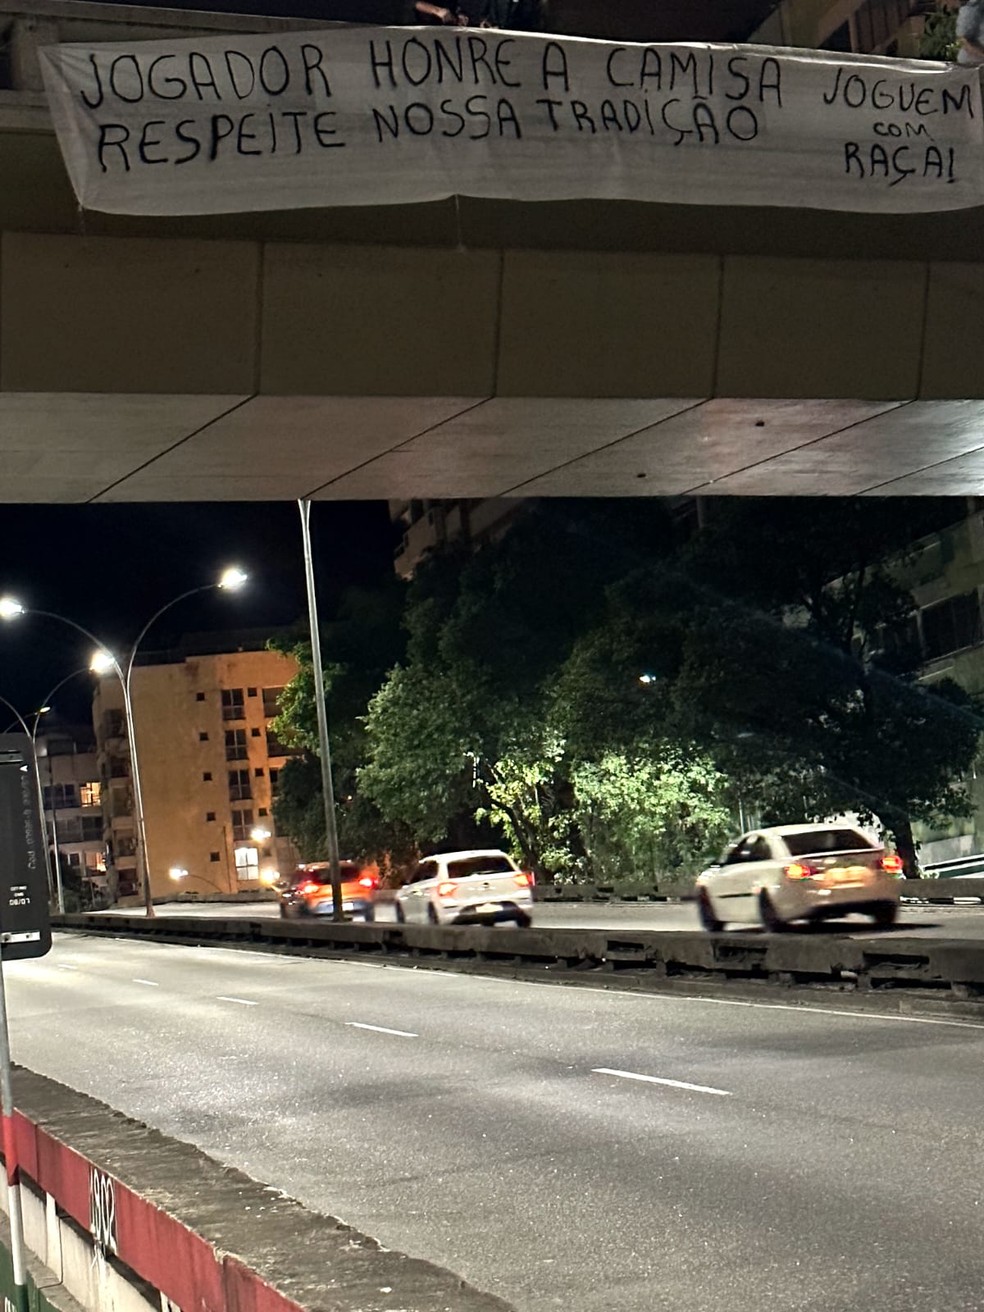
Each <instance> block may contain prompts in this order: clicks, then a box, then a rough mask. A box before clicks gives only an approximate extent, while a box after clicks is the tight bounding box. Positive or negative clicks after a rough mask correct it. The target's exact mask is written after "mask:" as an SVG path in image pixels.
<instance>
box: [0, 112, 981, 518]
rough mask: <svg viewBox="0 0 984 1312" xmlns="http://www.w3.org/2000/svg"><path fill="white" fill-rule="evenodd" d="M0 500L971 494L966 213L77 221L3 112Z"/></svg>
mask: <svg viewBox="0 0 984 1312" xmlns="http://www.w3.org/2000/svg"><path fill="white" fill-rule="evenodd" d="M0 177H2V178H3V179H4V185H3V187H2V188H0V461H2V465H0V499H2V500H3V501H7V502H15V501H23V502H75V503H80V502H134V501H169V500H173V501H196V500H200V501H215V500H273V499H288V498H295V497H301V496H310V497H314V498H328V499H345V498H353V499H354V498H358V499H372V498H399V499H402V498H408V497H418V496H424V497H430V498H443V497H449V498H450V497H496V496H512V497H517V496H527V495H537V496H638V495H670V494H682V493H695V494H700V495H712V494H735V495H739V494H740V495H745V494H758V495H761V494H767V495H771V494H774V495H779V494H783V495H856V494H879V495H883V494H890V495H893V494H927V495H928V494H932V495H949V494H954V495H957V494H960V495H963V494H979V493H981V492H982V491H984V378H982V368H981V353H980V349H979V333H978V326H979V322H980V306H981V303H982V298H984V260H982V259H981V252H982V251H984V213H982V212H981V211H979V210H964V211H958V212H954V213H943V214H932V215H918V216H892V215H889V216H885V215H860V214H844V213H822V212H817V211H804V210H794V209H781V208H777V209H748V208H744V209H742V208H723V207H722V208H717V209H712V208H705V207H689V206H687V207H684V206H663V205H645V204H635V203H627V202H601V201H595V202H570V203H548V204H521V203H513V202H493V201H477V200H467V199H461V200H458V201H448V202H445V203H438V204H427V205H417V206H388V207H380V208H375V209H371V210H368V209H334V210H307V211H301V212H293V213H266V214H261V215H248V214H246V215H232V216H226V217H222V218H214V217H205V218H182V219H160V218H158V219H149V218H145V219H134V218H119V217H111V216H107V215H99V214H93V213H82V212H80V211H79V210H78V208H77V207H76V204H75V200H74V197H73V195H72V191H71V188H70V186H69V183H68V180H67V177H66V174H65V172H64V168H63V165H62V162H61V158H60V155H59V153H58V148H57V145H56V141H55V138H54V135H53V132H52V130H51V127H50V123H49V121H48V116H47V111H46V108H45V105H44V102H43V97H42V96H41V94H40V92H35V93H31V92H15V93H3V95H0Z"/></svg>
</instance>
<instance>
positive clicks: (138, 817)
mask: <svg viewBox="0 0 984 1312" xmlns="http://www.w3.org/2000/svg"><path fill="white" fill-rule="evenodd" d="M247 579H248V576H247V574H246V572H245V571H244V570H242V569H240V568H239V567H238V566H229V568H227V569H225V570H223V572H222V574H221V575H220V576H219V577H218V578H217V579H216V580H215V582H214V583H203V584H201V585H200V586H199V587H197V588H189V589H188V590H187V592H181V593H179V594H178V596H176V597H172V598H171V600H170V601H168V602H166V603H165V604H164V605H163V606H161V608H160V609H159V610H157V611H155V612H154V614H153V615H151V617H150V619H149V620H148V621H147V623H146V624H145V625H144V626H143V628H142V629H141V630H140V632H139V633H138V634H137V637H136V639H135V641H134V643H133V645H132V647H131V648H130V650H129V653H128V654H127V657H126V664H125V665H121V664H120V662H119V661H118V660H117V659H116V657H115V656H114V655H113V654H112V652H111V651H110V650H109V648H108V647H107V646H106V645H105V643H102V642H100V640H99V639H98V638H97V637H96V636H95V635H94V634H92V633H90V632H89V630H88V629H86V628H83V627H82V625H81V624H77V623H76V622H75V620H70V619H68V618H67V617H66V616H65V615H58V614H56V613H55V612H54V611H50V610H35V609H34V608H33V607H30V608H28V607H26V606H24V605H23V604H22V603H21V602H20V601H18V600H17V598H16V597H11V596H9V595H8V596H3V597H0V620H11V619H16V618H17V617H18V616H21V615H38V616H42V617H44V618H45V619H51V620H57V621H58V622H59V623H60V624H67V625H68V626H69V628H72V629H74V630H75V631H76V632H77V633H81V634H82V636H83V637H85V638H88V640H89V641H90V642H92V643H94V644H95V647H96V650H95V652H94V653H93V656H92V659H91V661H90V662H89V669H90V670H91V671H92V673H93V674H97V675H100V676H104V675H108V674H115V675H116V677H117V678H118V679H119V681H120V687H121V688H122V690H123V711H124V716H125V718H126V732H127V740H128V742H129V745H130V775H131V779H132V782H133V807H134V812H135V817H134V818H135V821H136V829H137V875H138V880H139V881H140V882H141V883H142V885H143V896H144V910H145V912H146V914H147V915H148V916H153V915H154V898H153V893H152V889H151V881H150V859H149V854H148V851H147V824H146V819H145V816H144V804H143V789H142V787H141V783H140V765H139V760H138V756H137V730H136V724H135V722H134V717H133V698H132V683H133V667H134V664H135V663H136V659H137V652H138V650H139V648H140V644H141V643H142V642H143V640H144V638H145V637H146V636H147V633H148V632H149V630H150V629H151V627H152V626H153V625H154V624H156V623H157V621H158V620H159V619H160V618H161V616H162V615H163V614H164V613H165V611H169V610H170V609H171V607H172V606H176V605H177V604H178V602H180V601H184V600H186V599H187V598H188V597H194V596H197V595H198V594H199V593H200V592H210V591H212V589H214V588H216V589H221V590H222V591H224V592H236V591H238V590H239V589H240V588H241V587H243V585H244V584H245V583H246V582H247ZM205 882H206V883H211V880H206V881H205ZM220 891H221V890H220Z"/></svg>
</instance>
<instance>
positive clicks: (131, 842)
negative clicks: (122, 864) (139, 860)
mask: <svg viewBox="0 0 984 1312" xmlns="http://www.w3.org/2000/svg"><path fill="white" fill-rule="evenodd" d="M116 855H117V856H136V855H137V845H136V841H135V839H133V838H131V837H130V835H129V834H121V835H120V837H119V838H117V840H116Z"/></svg>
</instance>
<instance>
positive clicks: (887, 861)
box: [882, 854, 902, 875]
mask: <svg viewBox="0 0 984 1312" xmlns="http://www.w3.org/2000/svg"><path fill="white" fill-rule="evenodd" d="M882 870H884V871H885V872H886V873H887V874H889V875H901V873H902V858H901V857H900V856H895V855H894V854H890V855H888V856H883V857H882Z"/></svg>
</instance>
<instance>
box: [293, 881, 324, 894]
mask: <svg viewBox="0 0 984 1312" xmlns="http://www.w3.org/2000/svg"><path fill="white" fill-rule="evenodd" d="M320 887H321V885H320V884H316V883H315V882H314V880H313V879H309V880H308V882H307V883H306V884H302V885H301V886H300V888H299V889H298V890H297V891H298V892H299V893H317V891H318V889H319V888H320Z"/></svg>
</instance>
